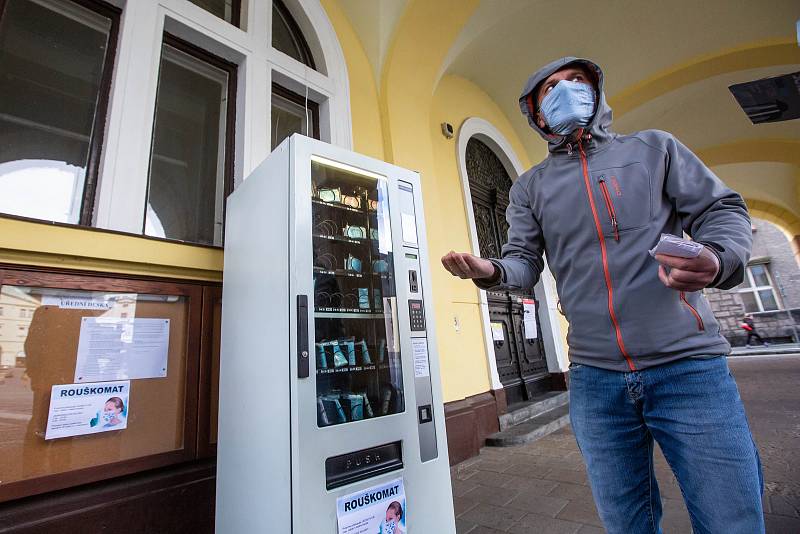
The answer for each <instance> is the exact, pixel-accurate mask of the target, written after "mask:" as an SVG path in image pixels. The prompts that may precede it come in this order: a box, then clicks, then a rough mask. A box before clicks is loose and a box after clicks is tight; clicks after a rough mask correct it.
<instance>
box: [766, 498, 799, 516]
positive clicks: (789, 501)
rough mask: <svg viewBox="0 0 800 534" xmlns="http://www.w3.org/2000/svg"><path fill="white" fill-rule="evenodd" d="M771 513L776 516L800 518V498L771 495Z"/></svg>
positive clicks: (769, 499)
mask: <svg viewBox="0 0 800 534" xmlns="http://www.w3.org/2000/svg"><path fill="white" fill-rule="evenodd" d="M767 500H768V501H769V511H770V513H772V514H775V515H785V516H788V517H797V518H800V498H798V497H789V496H785V495H770V496H769V497H768V498H767Z"/></svg>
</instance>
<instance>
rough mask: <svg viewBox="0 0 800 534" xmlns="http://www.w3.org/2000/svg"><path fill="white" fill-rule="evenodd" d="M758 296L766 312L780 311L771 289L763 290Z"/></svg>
mask: <svg viewBox="0 0 800 534" xmlns="http://www.w3.org/2000/svg"><path fill="white" fill-rule="evenodd" d="M758 296H759V297H760V298H761V305H762V306H763V307H764V311H770V310H777V309H778V302H777V301H776V300H775V295H774V294H773V293H772V290H771V289H762V290H761V291H759V292H758Z"/></svg>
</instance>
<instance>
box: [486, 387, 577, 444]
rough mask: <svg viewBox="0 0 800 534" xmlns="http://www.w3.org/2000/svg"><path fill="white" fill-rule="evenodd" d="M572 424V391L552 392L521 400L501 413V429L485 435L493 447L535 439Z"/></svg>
mask: <svg viewBox="0 0 800 534" xmlns="http://www.w3.org/2000/svg"><path fill="white" fill-rule="evenodd" d="M568 424H569V393H567V392H566V391H559V392H551V393H547V394H545V395H544V396H543V398H542V399H539V400H536V401H530V402H526V403H521V404H520V405H518V406H513V407H512V410H511V411H510V412H509V413H507V414H504V415H502V416H501V417H500V428H501V430H500V432H497V433H495V434H492V435H491V436H489V437H488V438H486V445H487V446H490V447H512V446H514V445H524V444H525V443H530V442H532V441H536V440H537V439H539V438H541V437H544V436H546V435H548V434H552V433H553V432H555V431H556V430H558V429H559V428H562V427H564V426H566V425H568Z"/></svg>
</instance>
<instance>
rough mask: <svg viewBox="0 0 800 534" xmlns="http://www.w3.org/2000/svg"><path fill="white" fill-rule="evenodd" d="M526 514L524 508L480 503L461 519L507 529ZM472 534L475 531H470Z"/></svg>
mask: <svg viewBox="0 0 800 534" xmlns="http://www.w3.org/2000/svg"><path fill="white" fill-rule="evenodd" d="M524 516H525V512H523V511H522V510H516V509H514V508H504V507H500V506H492V505H491V504H479V505H478V506H476V507H475V508H473V509H472V510H470V511H468V512H467V513H465V514H464V515H462V516H461V517H460V519H462V520H465V521H471V522H473V523H476V524H478V525H482V526H484V527H489V528H494V529H498V530H503V531H506V530H508V528H509V527H510V526H511V525H513V524H514V523H516V522H517V521H519V520H520V519H522V518H523V517H524ZM470 534H473V533H472V532H470Z"/></svg>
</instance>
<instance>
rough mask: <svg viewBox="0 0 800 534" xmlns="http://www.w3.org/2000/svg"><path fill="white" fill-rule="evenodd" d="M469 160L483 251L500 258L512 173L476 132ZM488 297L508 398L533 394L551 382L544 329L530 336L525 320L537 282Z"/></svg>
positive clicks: (513, 399)
mask: <svg viewBox="0 0 800 534" xmlns="http://www.w3.org/2000/svg"><path fill="white" fill-rule="evenodd" d="M466 166H467V176H468V178H469V185H470V191H471V194H472V209H473V212H474V214H475V228H476V230H477V233H478V245H479V247H480V253H481V256H482V257H484V258H497V257H499V256H500V253H501V250H502V247H503V245H504V244H505V242H506V241H507V238H508V223H507V222H506V216H505V212H506V207H508V192H509V190H510V189H511V178H510V177H509V175H508V173H507V172H506V170H505V167H504V166H503V164H502V162H501V161H500V159H499V158H498V157H497V155H495V153H494V152H493V151H492V150H491V149H490V148H489V147H488V146H486V144H484V143H482V142H481V141H479V140H477V139H474V138H473V139H470V140H469V142H468V143H467V154H466ZM487 297H488V303H489V320H490V322H491V323H492V332H493V335H492V338H493V340H494V349H495V359H496V361H497V372H498V374H499V375H500V381H501V382H502V384H503V389H504V390H505V393H506V398H507V401H508V404H514V403H516V402H522V401H525V400H529V399H531V398H532V397H534V396H536V395H537V394H539V393H541V392H543V391H545V390H547V389H548V386H549V381H548V380H547V378H548V373H547V362H546V360H545V355H544V346H543V344H542V342H541V335H537V336H536V337H535V338H530V336H529V335H526V331H525V326H524V318H525V309H524V305H523V301H524V300H527V301H531V300H533V301H534V302H535V299H534V297H533V288H531V290H530V291H529V292H509V291H502V292H493V291H490V292H487ZM535 306H536V308H535V310H536V311H535V312H534V313H535V315H536V317H535V321H536V327H537V328H536V330H537V332H541V328H539V326H540V324H539V317H538V309H539V306H538V302H537V303H535Z"/></svg>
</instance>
